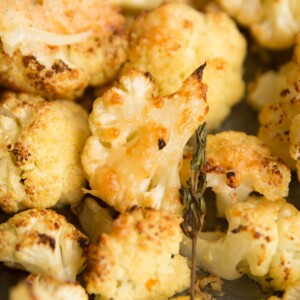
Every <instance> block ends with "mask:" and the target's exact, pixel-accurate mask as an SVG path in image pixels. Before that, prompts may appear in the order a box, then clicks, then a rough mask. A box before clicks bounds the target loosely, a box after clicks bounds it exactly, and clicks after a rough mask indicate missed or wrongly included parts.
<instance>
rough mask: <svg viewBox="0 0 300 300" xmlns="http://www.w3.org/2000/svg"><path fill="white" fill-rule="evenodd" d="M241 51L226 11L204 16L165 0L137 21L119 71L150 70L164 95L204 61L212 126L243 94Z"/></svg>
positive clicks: (242, 42) (241, 44)
mask: <svg viewBox="0 0 300 300" xmlns="http://www.w3.org/2000/svg"><path fill="white" fill-rule="evenodd" d="M174 20H176V21H175V22H174ZM245 54H246V43H245V39H244V37H243V36H242V35H241V34H240V32H239V31H238V29H237V27H236V25H235V23H234V22H233V21H232V20H231V19H230V18H229V17H228V16H227V15H226V14H224V13H222V12H211V13H207V14H203V13H201V12H199V11H196V10H195V9H193V8H192V7H189V6H188V5H185V4H183V3H166V4H164V5H162V6H160V7H158V8H156V9H154V10H152V11H150V12H148V13H144V14H143V15H140V16H139V17H138V18H137V19H136V21H135V23H134V24H133V27H132V30H131V35H130V42H129V52H128V61H127V62H126V64H125V65H124V68H123V72H124V71H126V70H128V69H130V68H135V69H138V70H140V71H143V72H150V73H151V74H152V75H153V77H154V78H155V80H156V82H157V85H158V89H159V92H160V93H161V94H163V95H166V94H170V93H173V92H175V91H177V89H178V88H179V87H180V85H181V83H182V81H183V80H185V79H186V78H187V77H188V76H189V75H190V74H191V73H192V72H193V70H194V69H196V68H197V66H199V65H201V64H203V63H204V61H206V64H207V66H206V69H205V72H204V75H203V82H204V83H206V84H207V85H208V87H209V89H208V92H207V101H208V105H209V107H210V111H209V114H208V117H207V119H206V122H207V124H208V128H209V129H214V128H217V127H218V126H219V125H220V123H221V122H222V121H223V120H224V119H225V117H226V116H227V115H228V114H229V112H230V108H231V106H232V105H234V104H235V103H237V102H238V101H239V100H240V99H241V97H242V95H243V92H244V82H243V80H242V65H243V60H244V57H245Z"/></svg>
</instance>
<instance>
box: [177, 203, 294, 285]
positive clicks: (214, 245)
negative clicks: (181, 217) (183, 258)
mask: <svg viewBox="0 0 300 300" xmlns="http://www.w3.org/2000/svg"><path fill="white" fill-rule="evenodd" d="M226 219H227V220H228V223H229V225H228V230H227V232H226V233H223V232H206V233H201V234H200V236H199V239H198V242H197V245H198V246H197V265H198V266H200V267H201V268H203V269H204V270H206V271H208V272H210V273H212V274H215V275H217V276H220V277H222V278H224V279H227V280H233V279H236V278H239V277H241V276H242V274H245V273H246V274H248V275H250V276H251V278H254V279H256V280H257V281H258V282H259V283H260V284H261V285H262V286H263V287H271V288H273V289H275V290H285V289H286V288H287V287H289V286H290V285H292V284H294V283H295V282H297V281H299V279H300V255H299V253H300V226H299V224H300V212H299V211H298V210H297V209H296V208H295V207H294V206H293V205H291V204H289V203H287V202H286V201H285V200H284V199H278V200H276V201H268V200H267V199H265V198H263V197H262V198H255V197H249V198H248V199H247V201H245V202H241V203H236V204H234V205H233V206H231V207H228V208H227V209H226ZM190 247H191V245H190V241H189V240H188V239H186V240H185V241H184V242H183V245H182V252H183V253H186V254H187V255H188V253H189V249H190Z"/></svg>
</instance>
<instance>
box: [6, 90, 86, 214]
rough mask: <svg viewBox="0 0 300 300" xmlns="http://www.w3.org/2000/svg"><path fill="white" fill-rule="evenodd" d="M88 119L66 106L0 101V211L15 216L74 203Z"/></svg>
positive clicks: (9, 96)
mask: <svg viewBox="0 0 300 300" xmlns="http://www.w3.org/2000/svg"><path fill="white" fill-rule="evenodd" d="M88 135H89V128H88V116H87V113H86V112H85V110H84V109H83V108H81V107H80V106H79V105H77V104H75V103H73V102H70V101H62V100H60V101H55V102H47V101H45V100H44V99H43V98H41V97H39V96H32V95H29V94H14V93H10V92H7V93H3V94H1V96H0V208H1V209H2V210H3V211H5V212H16V211H18V210H21V209H25V208H31V207H50V206H54V205H62V204H68V203H75V202H78V201H79V200H80V199H81V197H82V195H83V194H82V190H81V189H82V187H84V185H85V178H84V174H83V169H82V166H81V161H80V155H81V152H82V148H83V146H84V143H85V141H86V138H87V137H88Z"/></svg>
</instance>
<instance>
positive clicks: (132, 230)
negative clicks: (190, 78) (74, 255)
mask: <svg viewBox="0 0 300 300" xmlns="http://www.w3.org/2000/svg"><path fill="white" fill-rule="evenodd" d="M180 222H181V218H180V217H176V216H171V215H168V214H167V213H165V212H163V211H158V210H152V209H145V211H144V212H143V211H142V209H141V208H136V209H134V210H132V211H131V212H128V213H124V214H121V215H120V216H119V218H118V219H117V220H116V221H114V223H113V226H112V232H111V233H110V234H109V235H108V234H102V235H101V237H100V238H99V240H98V242H97V244H92V245H91V247H90V249H89V252H88V259H87V262H88V263H87V269H86V271H85V273H84V279H85V282H86V288H87V291H88V292H89V293H91V294H96V295H97V296H98V297H96V299H114V300H119V299H125V298H126V299H131V300H135V299H136V300H151V299H153V300H154V299H155V300H163V299H164V300H166V299H168V298H169V297H170V296H172V295H173V294H175V293H177V292H181V291H183V290H185V289H186V288H187V287H188V286H189V282H190V271H189V268H188V265H187V261H186V259H185V258H184V257H182V256H181V255H179V254H178V252H179V243H180V242H181V240H182V231H181V228H180ZM124 297H125V298H124Z"/></svg>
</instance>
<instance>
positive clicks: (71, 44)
mask: <svg viewBox="0 0 300 300" xmlns="http://www.w3.org/2000/svg"><path fill="white" fill-rule="evenodd" d="M124 26H125V20H124V17H123V16H122V15H121V14H120V13H119V11H118V8H117V7H115V6H114V5H112V4H111V3H110V2H109V1H106V0H100V1H97V0H83V1H79V0H75V1H68V0H63V1H56V2H55V3H53V1H52V0H44V1H34V0H23V1H14V0H4V1H1V2H0V28H1V30H0V63H1V66H0V83H1V84H2V85H4V86H6V87H8V88H11V89H17V90H19V91H22V92H28V93H33V94H39V95H42V96H44V97H47V98H54V99H57V98H68V99H73V98H74V97H78V96H80V95H81V94H82V92H83V91H84V89H85V88H86V87H87V86H88V85H100V84H105V83H106V82H108V81H110V80H111V79H113V78H114V77H115V76H116V74H117V73H118V71H119V69H120V66H121V65H122V63H123V62H124V61H125V59H126V49H127V33H126V32H125V30H124Z"/></svg>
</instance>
